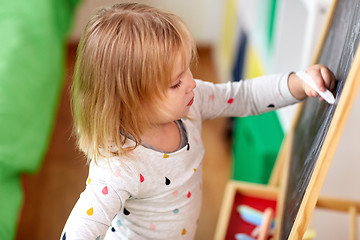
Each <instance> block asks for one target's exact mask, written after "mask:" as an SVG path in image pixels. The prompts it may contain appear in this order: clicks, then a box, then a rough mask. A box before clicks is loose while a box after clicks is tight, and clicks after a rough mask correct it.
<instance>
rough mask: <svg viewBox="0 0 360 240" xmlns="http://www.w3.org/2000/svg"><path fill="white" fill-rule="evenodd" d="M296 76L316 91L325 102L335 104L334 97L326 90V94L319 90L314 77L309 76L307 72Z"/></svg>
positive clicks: (298, 73)
mask: <svg viewBox="0 0 360 240" xmlns="http://www.w3.org/2000/svg"><path fill="white" fill-rule="evenodd" d="M296 75H297V76H298V77H299V78H300V79H301V80H302V81H304V82H305V83H306V84H307V85H309V86H310V87H311V88H312V89H314V90H315V91H316V92H317V93H318V94H319V95H320V96H321V97H322V98H324V100H325V101H326V102H328V103H330V104H334V103H335V98H334V95H333V94H332V93H331V92H330V91H329V90H327V89H326V90H325V91H324V92H322V91H320V90H319V88H318V87H317V86H316V83H315V81H314V79H312V77H311V76H310V75H309V74H307V73H306V72H303V71H301V72H297V73H296Z"/></svg>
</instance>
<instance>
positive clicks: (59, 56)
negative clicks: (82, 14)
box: [0, 0, 79, 240]
mask: <svg viewBox="0 0 360 240" xmlns="http://www.w3.org/2000/svg"><path fill="white" fill-rule="evenodd" d="M78 2H79V0H27V1H23V0H2V1H1V8H0V36H1V37H0V212H1V214H0V239H2V240H7V239H14V238H15V232H16V224H17V219H18V215H19V209H20V208H21V203H22V189H21V181H20V175H21V173H23V172H28V173H29V172H35V171H36V170H38V169H39V167H40V165H41V162H42V159H43V157H44V154H45V152H46V150H47V146H48V142H49V139H50V136H51V131H52V127H53V122H54V119H55V118H54V117H55V113H56V109H57V105H58V100H59V96H60V92H61V89H62V82H63V73H64V59H65V46H66V45H65V44H66V37H67V34H68V31H69V29H70V26H71V22H72V16H73V13H74V10H75V6H76V4H77V3H78ZM34 221H36V219H34Z"/></svg>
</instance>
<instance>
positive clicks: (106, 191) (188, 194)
mask: <svg viewBox="0 0 360 240" xmlns="http://www.w3.org/2000/svg"><path fill="white" fill-rule="evenodd" d="M194 141H195V142H196V143H198V142H199V140H198V139H196V138H194ZM185 147H186V150H187V151H190V144H189V143H188V144H187V145H186V146H185ZM170 157H171V154H167V153H164V154H163V158H170ZM196 171H197V169H196V168H193V174H195V173H196ZM113 174H114V176H116V177H120V176H121V171H120V170H119V169H117V170H115V171H114V172H113ZM145 181H146V178H145V176H144V175H143V174H142V173H139V182H140V183H141V184H142V183H144V182H145ZM86 183H87V184H90V183H91V178H90V177H89V178H88V179H87V181H86ZM164 184H165V186H169V185H171V179H170V178H168V177H166V176H165V177H164ZM200 188H201V186H200ZM101 194H102V195H103V196H106V195H108V194H109V188H108V186H103V187H102V188H101ZM172 195H173V196H175V197H176V196H178V195H179V191H178V190H175V191H174V192H173V194H172ZM185 195H186V198H188V199H190V198H191V196H192V193H191V191H187V192H186V193H185ZM172 212H173V214H179V212H180V210H179V209H178V208H175V209H173V211H172ZM86 214H87V215H88V216H89V217H91V216H93V215H94V208H93V207H90V208H88V209H87V210H86ZM123 214H124V215H125V216H129V215H130V214H131V212H130V211H129V210H128V209H127V208H124V209H123ZM116 225H117V227H121V226H122V223H121V221H120V220H117V222H116ZM149 229H150V230H156V225H155V223H150V225H149ZM110 230H111V232H116V228H115V227H114V226H111V228H110ZM186 234H187V230H186V228H182V230H181V234H180V235H182V236H183V235H186ZM62 239H64V240H65V239H66V232H65V233H64V234H63V237H62ZM97 239H100V236H98V238H97Z"/></svg>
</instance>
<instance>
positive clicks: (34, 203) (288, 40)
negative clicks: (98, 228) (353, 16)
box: [0, 0, 360, 240]
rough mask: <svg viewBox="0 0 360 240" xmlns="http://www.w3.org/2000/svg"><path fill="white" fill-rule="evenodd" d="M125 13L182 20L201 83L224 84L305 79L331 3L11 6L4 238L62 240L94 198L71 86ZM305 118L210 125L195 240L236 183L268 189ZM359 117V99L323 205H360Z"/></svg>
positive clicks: (279, 115)
mask: <svg viewBox="0 0 360 240" xmlns="http://www.w3.org/2000/svg"><path fill="white" fill-rule="evenodd" d="M116 2H142V3H146V4H149V5H154V6H156V7H160V8H164V9H167V10H170V11H172V12H174V13H176V14H178V15H179V16H180V17H182V18H183V19H184V20H185V22H186V23H187V25H188V27H189V28H190V30H191V32H192V33H193V35H194V37H195V40H196V41H197V44H198V50H199V66H197V68H196V69H193V73H194V77H196V78H199V79H202V80H207V81H212V82H226V81H239V80H240V79H244V78H252V77H256V76H259V75H263V74H271V73H278V72H289V71H297V70H304V69H306V68H307V66H309V64H310V63H311V62H312V60H311V58H312V55H313V54H314V52H315V49H316V43H317V41H318V39H319V37H320V36H321V32H322V29H323V26H324V23H325V19H326V13H327V10H328V9H329V6H330V4H331V2H332V1H331V0H252V1H246V0H212V1H206V0H197V1H190V0H182V1H169V0H143V1H114V0H106V1H105V0H83V1H80V0H53V1H49V0H32V1H25V2H24V1H20V0H12V1H7V0H3V1H2V2H1V9H0V31H1V34H0V36H1V37H0V128H1V133H0V139H1V140H0V211H1V214H0V239H18V240H20V239H21V240H22V239H39V240H42V239H44V240H45V239H59V238H60V234H61V231H62V228H63V226H64V224H65V222H66V219H67V217H68V215H69V213H70V211H71V209H72V207H73V206H74V204H75V202H76V201H77V199H78V197H79V194H80V193H81V191H82V190H83V189H84V187H85V181H86V178H87V171H88V170H87V167H86V164H85V158H84V156H83V155H82V154H81V153H80V152H79V151H78V150H77V148H76V145H75V142H74V138H73V137H72V135H71V130H72V120H71V115H70V107H69V86H70V84H71V76H72V72H73V65H74V61H75V57H76V48H77V43H78V41H79V39H80V36H81V32H82V30H83V28H84V26H85V24H86V22H87V21H88V19H89V18H90V16H91V15H92V14H93V13H95V11H96V10H97V9H99V8H100V7H102V6H105V5H111V4H113V3H116ZM297 107H298V106H297V105H296V106H292V107H287V108H284V109H282V110H278V111H276V112H272V113H267V114H263V115H261V116H256V117H247V118H242V119H216V120H211V121H207V122H205V123H204V130H203V140H204V144H205V148H206V155H205V158H204V184H203V186H204V187H203V190H204V200H203V209H202V213H201V217H200V221H199V226H198V233H197V235H196V239H199V240H200V239H212V238H213V235H214V232H215V228H216V226H217V220H218V216H219V211H220V207H221V203H222V198H223V194H224V188H225V185H226V182H227V181H228V180H229V179H235V180H241V181H246V182H254V183H263V184H267V182H268V180H269V177H270V174H271V171H272V167H273V165H274V163H275V160H276V156H277V153H278V151H279V148H280V145H281V142H282V139H283V137H284V135H285V134H286V132H287V130H288V129H289V128H290V127H291V124H292V121H293V118H294V114H295V112H296V109H297ZM359 118H360V99H359V97H358V98H357V99H356V102H355V104H354V106H353V108H352V111H351V113H350V117H349V119H348V122H347V125H346V127H345V130H344V133H343V134H342V137H341V140H340V144H339V146H338V148H337V151H336V153H335V157H334V159H333V163H332V165H331V167H330V170H329V172H328V174H327V178H326V180H325V184H324V186H323V188H322V192H321V194H322V195H330V196H334V197H341V198H348V199H353V200H357V199H360V191H359V190H358V186H357V185H358V183H359V182H360V179H359V174H358V169H360V163H359V161H358V158H359V154H358V153H359V152H358V151H357V149H358V148H357V145H358V142H357V137H358V136H360V134H359V133H360V129H359V124H358V120H359ZM358 225H359V224H358ZM310 228H311V229H314V230H315V231H316V234H317V237H316V239H345V238H348V236H349V231H348V229H349V219H348V215H347V214H344V213H338V212H330V211H325V210H318V209H316V210H315V211H314V214H313V219H312V221H311V224H310ZM329 229H330V230H333V229H336V231H329Z"/></svg>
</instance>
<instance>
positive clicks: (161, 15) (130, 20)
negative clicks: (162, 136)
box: [72, 3, 196, 162]
mask: <svg viewBox="0 0 360 240" xmlns="http://www.w3.org/2000/svg"><path fill="white" fill-rule="evenodd" d="M189 49H190V57H191V60H196V47H195V42H194V39H193V38H192V36H191V34H190V32H189V30H188V28H187V27H186V26H185V24H184V22H183V21H182V20H181V19H180V18H179V17H178V16H176V15H174V14H172V13H168V12H165V11H163V10H160V9H157V8H154V7H150V6H147V5H143V4H137V3H128V4H116V5H113V6H111V7H109V8H104V9H102V10H100V11H99V12H98V13H97V14H95V15H94V16H93V17H92V18H91V19H90V21H89V22H88V24H87V25H86V27H85V30H84V32H83V34H82V37H81V40H80V43H79V46H78V52H77V61H76V65H75V71H74V82H73V85H72V114H73V118H74V129H75V131H74V132H75V134H76V136H77V140H78V146H79V148H80V149H81V150H82V151H83V152H84V153H85V154H86V155H87V157H88V160H90V159H94V160H95V162H96V161H97V159H98V158H99V156H102V157H111V156H115V155H123V154H127V153H128V152H129V151H130V150H133V149H134V148H136V147H137V146H138V145H139V144H140V142H141V139H140V136H141V134H142V133H143V131H144V130H145V129H146V128H147V127H149V124H150V123H149V117H148V116H147V115H148V113H149V110H148V109H147V108H149V107H150V109H152V110H155V111H156V109H159V108H160V107H159V106H160V100H162V99H163V98H164V96H165V95H166V92H167V89H168V88H169V86H170V84H171V81H172V79H171V74H172V71H173V68H174V65H175V61H176V57H177V56H178V55H179V54H181V56H182V59H183V62H184V63H183V64H184V66H185V64H186V63H185V62H186V60H185V56H188V55H189ZM129 136H130V137H131V138H132V139H134V140H135V145H134V146H130V147H125V146H124V144H125V142H126V140H127V138H128V137H129Z"/></svg>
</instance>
